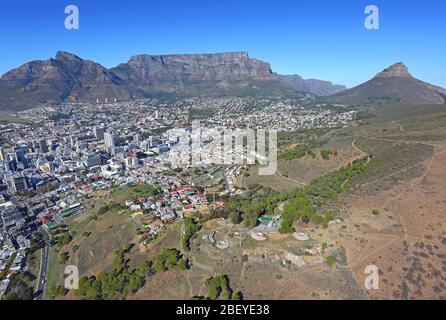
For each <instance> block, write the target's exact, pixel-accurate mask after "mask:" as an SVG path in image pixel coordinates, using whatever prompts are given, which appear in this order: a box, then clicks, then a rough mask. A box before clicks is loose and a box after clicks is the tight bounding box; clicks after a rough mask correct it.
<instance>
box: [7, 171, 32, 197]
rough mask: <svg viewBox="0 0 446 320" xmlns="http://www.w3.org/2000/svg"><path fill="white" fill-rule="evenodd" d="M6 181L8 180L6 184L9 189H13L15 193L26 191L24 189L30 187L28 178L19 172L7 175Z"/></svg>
mask: <svg viewBox="0 0 446 320" xmlns="http://www.w3.org/2000/svg"><path fill="white" fill-rule="evenodd" d="M5 182H6V185H7V186H8V190H10V191H12V192H13V193H16V192H20V191H24V190H26V189H28V185H27V183H26V179H25V178H24V177H23V176H21V175H19V174H17V175H13V174H8V175H5Z"/></svg>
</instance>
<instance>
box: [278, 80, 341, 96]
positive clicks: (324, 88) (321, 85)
mask: <svg viewBox="0 0 446 320" xmlns="http://www.w3.org/2000/svg"><path fill="white" fill-rule="evenodd" d="M277 77H278V78H279V81H280V82H281V83H282V84H283V85H284V86H286V87H288V88H291V89H294V90H297V91H301V92H310V93H312V94H314V95H316V96H321V97H324V96H330V95H333V94H336V93H339V92H342V91H345V90H347V87H345V86H342V85H336V84H333V83H331V82H330V81H323V80H317V79H303V78H302V77H301V76H299V75H291V76H283V75H277Z"/></svg>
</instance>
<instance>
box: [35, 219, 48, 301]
mask: <svg viewBox="0 0 446 320" xmlns="http://www.w3.org/2000/svg"><path fill="white" fill-rule="evenodd" d="M39 232H40V233H41V234H42V235H43V238H44V241H45V245H44V247H43V248H42V256H41V259H40V271H39V276H38V278H37V281H38V283H37V296H36V298H35V300H43V299H44V294H45V285H46V280H47V273H48V256H49V253H50V242H51V240H50V235H49V234H48V232H47V231H46V230H45V229H44V228H43V227H41V228H40V229H39Z"/></svg>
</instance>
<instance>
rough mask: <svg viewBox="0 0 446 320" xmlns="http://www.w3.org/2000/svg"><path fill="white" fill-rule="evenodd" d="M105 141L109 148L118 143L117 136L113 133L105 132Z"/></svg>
mask: <svg viewBox="0 0 446 320" xmlns="http://www.w3.org/2000/svg"><path fill="white" fill-rule="evenodd" d="M104 142H105V146H106V147H107V148H113V147H114V146H115V145H116V142H115V137H114V136H113V134H112V133H108V132H106V133H104Z"/></svg>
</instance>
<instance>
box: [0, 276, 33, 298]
mask: <svg viewBox="0 0 446 320" xmlns="http://www.w3.org/2000/svg"><path fill="white" fill-rule="evenodd" d="M27 277H28V279H27ZM30 277H34V276H33V275H32V274H30V273H20V274H17V275H15V276H13V277H11V282H10V284H9V288H8V291H7V292H6V294H5V296H4V297H3V299H4V300H32V299H33V298H34V290H33V288H31V287H30V286H29V284H28V283H29V282H30V281H32V280H33V279H32V278H30ZM34 278H35V277H34Z"/></svg>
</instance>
